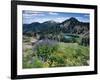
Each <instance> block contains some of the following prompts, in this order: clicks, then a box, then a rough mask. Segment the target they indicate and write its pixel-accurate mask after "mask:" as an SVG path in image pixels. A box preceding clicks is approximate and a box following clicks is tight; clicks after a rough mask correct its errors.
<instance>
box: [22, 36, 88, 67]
mask: <svg viewBox="0 0 100 80" xmlns="http://www.w3.org/2000/svg"><path fill="white" fill-rule="evenodd" d="M31 38H32V37H30V39H29V38H28V39H29V40H28V41H26V42H25V41H24V42H23V44H24V43H27V44H25V45H24V47H25V46H26V47H25V48H24V50H23V68H49V67H70V66H88V65H89V55H90V54H89V46H84V45H80V44H79V43H77V42H56V41H53V40H49V39H48V40H47V39H46V40H39V41H38V42H37V43H36V44H34V45H33V46H32V45H31V44H29V43H30V40H31Z"/></svg>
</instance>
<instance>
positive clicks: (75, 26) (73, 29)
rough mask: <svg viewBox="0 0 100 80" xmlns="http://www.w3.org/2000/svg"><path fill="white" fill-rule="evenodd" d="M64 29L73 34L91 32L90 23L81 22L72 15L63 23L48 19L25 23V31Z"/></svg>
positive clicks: (63, 30)
mask: <svg viewBox="0 0 100 80" xmlns="http://www.w3.org/2000/svg"><path fill="white" fill-rule="evenodd" d="M59 31H62V32H64V33H71V34H84V33H86V32H89V23H86V22H80V21H78V20H77V19H76V18H74V17H71V18H70V19H67V20H65V21H63V22H62V23H58V22H55V21H52V20H51V21H46V22H43V23H39V22H33V23H31V24H23V33H31V32H48V33H50V32H59Z"/></svg>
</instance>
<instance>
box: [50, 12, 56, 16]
mask: <svg viewBox="0 0 100 80" xmlns="http://www.w3.org/2000/svg"><path fill="white" fill-rule="evenodd" d="M49 14H50V15H58V13H56V12H49Z"/></svg>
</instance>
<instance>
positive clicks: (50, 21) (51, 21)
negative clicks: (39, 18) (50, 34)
mask: <svg viewBox="0 0 100 80" xmlns="http://www.w3.org/2000/svg"><path fill="white" fill-rule="evenodd" d="M44 23H50V24H52V23H57V22H55V21H53V20H49V21H46V22H44Z"/></svg>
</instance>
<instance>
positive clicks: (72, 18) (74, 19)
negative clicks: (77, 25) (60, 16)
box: [68, 17, 79, 22]
mask: <svg viewBox="0 0 100 80" xmlns="http://www.w3.org/2000/svg"><path fill="white" fill-rule="evenodd" d="M68 20H70V21H78V20H77V19H76V18H74V17H71V18H70V19H68ZM78 22H79V21H78Z"/></svg>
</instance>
